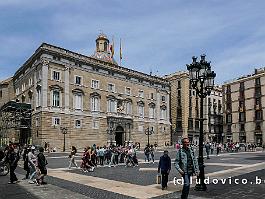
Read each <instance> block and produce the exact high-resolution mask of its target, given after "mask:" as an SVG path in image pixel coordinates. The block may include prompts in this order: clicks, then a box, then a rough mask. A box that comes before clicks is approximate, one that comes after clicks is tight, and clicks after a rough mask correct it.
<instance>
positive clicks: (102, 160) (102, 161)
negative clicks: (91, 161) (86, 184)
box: [97, 147, 105, 166]
mask: <svg viewBox="0 0 265 199" xmlns="http://www.w3.org/2000/svg"><path fill="white" fill-rule="evenodd" d="M104 154H105V149H104V148H103V147H100V149H99V150H98V152H97V155H98V157H99V164H100V165H101V166H103V165H104Z"/></svg>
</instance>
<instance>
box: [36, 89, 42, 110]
mask: <svg viewBox="0 0 265 199" xmlns="http://www.w3.org/2000/svg"><path fill="white" fill-rule="evenodd" d="M36 90H37V92H36V107H39V106H41V86H40V85H37V87H36Z"/></svg>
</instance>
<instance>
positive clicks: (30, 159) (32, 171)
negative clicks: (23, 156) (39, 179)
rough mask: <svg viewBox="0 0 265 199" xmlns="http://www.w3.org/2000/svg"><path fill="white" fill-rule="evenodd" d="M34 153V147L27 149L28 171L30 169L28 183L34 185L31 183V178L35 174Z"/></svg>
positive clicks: (35, 159) (35, 160)
mask: <svg viewBox="0 0 265 199" xmlns="http://www.w3.org/2000/svg"><path fill="white" fill-rule="evenodd" d="M34 151H35V147H34V146H31V148H30V149H29V153H28V163H29V164H28V165H29V169H30V176H29V183H30V184H34V182H33V180H32V179H33V178H34V176H35V174H36V164H37V158H36V156H35V155H34Z"/></svg>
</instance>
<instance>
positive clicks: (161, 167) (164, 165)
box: [158, 150, 171, 190]
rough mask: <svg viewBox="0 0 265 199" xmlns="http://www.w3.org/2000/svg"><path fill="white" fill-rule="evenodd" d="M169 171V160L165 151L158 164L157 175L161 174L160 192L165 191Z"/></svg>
mask: <svg viewBox="0 0 265 199" xmlns="http://www.w3.org/2000/svg"><path fill="white" fill-rule="evenodd" d="M170 170H171V159H170V157H169V156H168V151H167V150H165V151H164V154H163V155H162V156H161V157H160V160H159V163H158V173H160V172H161V176H162V183H161V185H162V190H164V189H167V183H168V175H169V172H170Z"/></svg>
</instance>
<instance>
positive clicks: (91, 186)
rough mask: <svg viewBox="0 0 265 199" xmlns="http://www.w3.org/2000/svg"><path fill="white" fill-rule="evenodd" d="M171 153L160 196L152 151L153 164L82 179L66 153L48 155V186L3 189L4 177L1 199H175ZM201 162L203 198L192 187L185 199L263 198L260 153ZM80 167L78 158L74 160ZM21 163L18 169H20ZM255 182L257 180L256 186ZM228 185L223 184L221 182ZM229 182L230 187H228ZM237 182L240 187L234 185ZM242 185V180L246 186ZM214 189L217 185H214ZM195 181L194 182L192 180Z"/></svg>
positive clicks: (103, 170)
mask: <svg viewBox="0 0 265 199" xmlns="http://www.w3.org/2000/svg"><path fill="white" fill-rule="evenodd" d="M175 154H176V152H175V151H174V150H173V149H170V157H171V159H172V167H173V168H172V171H171V173H170V175H169V180H170V183H169V187H168V189H167V190H161V187H160V185H157V184H156V175H157V166H158V159H159V157H160V156H161V155H162V151H157V152H156V153H155V155H156V161H155V163H148V162H145V161H144V154H143V152H139V153H138V159H139V166H138V167H125V164H120V165H118V166H116V167H111V168H109V167H108V166H103V167H101V166H99V167H98V168H96V169H95V171H94V172H88V173H84V172H83V171H81V170H80V169H68V168H67V167H68V164H69V162H68V161H69V159H68V155H67V153H50V154H46V155H47V160H48V162H49V164H48V176H47V177H46V181H47V183H48V184H47V185H42V186H36V185H35V184H29V183H28V182H27V181H25V180H20V182H19V183H18V184H14V185H9V184H7V182H8V178H9V176H5V177H0V178H1V181H0V191H1V195H0V198H1V199H2V198H10V199H13V198H40V199H41V198H81V199H82V198H96V199H105V198H113V199H116V198H117V199H119V198H121V199H122V198H124V199H125V198H143V199H144V198H157V199H160V198H161V199H162V198H180V193H181V192H180V191H181V189H182V185H174V183H173V180H174V177H176V178H180V176H179V174H178V173H177V172H176V170H175V168H174V159H175ZM210 157H211V158H210V159H206V158H205V165H206V167H205V172H206V178H207V177H209V179H210V182H212V180H213V179H215V182H214V183H215V184H213V182H212V183H210V184H209V185H208V186H207V187H208V190H207V191H206V192H197V191H194V189H193V187H194V184H195V183H194V184H193V185H192V188H191V191H190V196H189V198H233V199H236V198H251V199H254V198H265V181H264V180H265V161H264V160H265V152H262V151H257V152H240V153H223V154H220V155H219V156H216V155H212V156H210ZM77 162H78V163H80V162H81V154H79V156H78V157H77ZM22 164H23V163H22V162H21V163H20V166H22ZM16 172H17V175H18V178H19V179H22V178H23V177H24V175H25V171H24V170H23V169H22V168H21V167H18V168H17V170H16ZM256 176H257V177H258V178H259V179H262V183H261V184H256ZM224 179H227V181H226V183H225V184H222V181H221V180H224ZM229 179H230V181H231V182H232V183H229ZM235 179H239V184H238V185H237V184H235V181H234V180H235ZM242 179H247V180H248V182H247V183H246V184H242V182H244V183H245V181H244V180H243V181H242ZM217 180H219V181H218V183H216V181H217ZM194 181H195V179H194Z"/></svg>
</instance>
